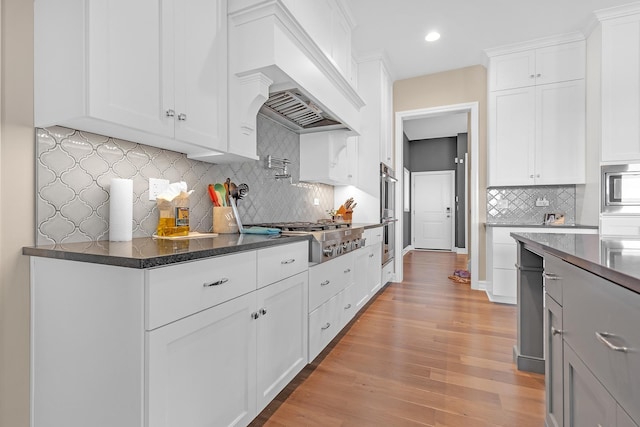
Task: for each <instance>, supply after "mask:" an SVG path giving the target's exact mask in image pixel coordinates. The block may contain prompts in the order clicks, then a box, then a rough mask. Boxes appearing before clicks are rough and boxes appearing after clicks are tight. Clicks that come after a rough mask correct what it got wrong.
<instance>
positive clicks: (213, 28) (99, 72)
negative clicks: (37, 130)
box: [34, 0, 237, 162]
mask: <svg viewBox="0 0 640 427" xmlns="http://www.w3.org/2000/svg"><path fill="white" fill-rule="evenodd" d="M34 15H35V33H34V50H35V57H34V62H35V75H34V97H35V112H34V114H35V125H36V126H38V127H45V126H51V125H61V126H67V127H70V128H74V129H79V130H83V131H88V132H93V133H97V134H101V135H107V136H111V137H117V138H121V139H126V140H130V141H133V142H138V143H143V144H146V145H151V146H157V147H160V148H163V149H169V150H173V151H178V152H183V153H186V154H188V155H190V156H193V157H198V156H199V157H202V156H205V155H207V154H211V153H212V152H217V153H227V152H232V151H233V147H230V146H229V145H228V143H227V2H226V1H222V0H214V1H203V0H187V1H175V0H162V1H156V0H141V1H136V2H134V3H132V2H129V1H126V0H108V1H99V2H88V1H85V0H63V1H57V2H50V1H45V0H36V1H35V3H34ZM216 157H217V159H216V162H220V161H224V158H225V156H216ZM205 160H206V159H205ZM236 160H237V158H236Z"/></svg>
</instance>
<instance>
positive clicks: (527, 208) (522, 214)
mask: <svg viewBox="0 0 640 427" xmlns="http://www.w3.org/2000/svg"><path fill="white" fill-rule="evenodd" d="M538 199H546V200H548V201H549V206H536V200H538ZM505 206H506V207H505ZM545 213H562V214H564V215H565V223H567V224H575V221H576V187H575V186H574V185H548V186H537V187H500V188H498V187H492V188H488V189H487V222H488V223H497V224H518V225H524V224H542V222H543V220H544V214H545Z"/></svg>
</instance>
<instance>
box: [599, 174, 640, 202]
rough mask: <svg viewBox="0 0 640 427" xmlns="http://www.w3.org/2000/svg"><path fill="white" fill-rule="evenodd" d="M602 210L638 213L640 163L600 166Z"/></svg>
mask: <svg viewBox="0 0 640 427" xmlns="http://www.w3.org/2000/svg"><path fill="white" fill-rule="evenodd" d="M601 199H602V212H603V213H640V164H627V165H605V166H602V196H601Z"/></svg>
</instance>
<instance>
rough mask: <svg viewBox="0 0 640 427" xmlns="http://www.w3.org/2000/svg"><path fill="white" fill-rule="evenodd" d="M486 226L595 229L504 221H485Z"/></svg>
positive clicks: (587, 226)
mask: <svg viewBox="0 0 640 427" xmlns="http://www.w3.org/2000/svg"><path fill="white" fill-rule="evenodd" d="M485 225H486V226H487V227H519V228H572V229H574V228H584V229H587V230H597V229H598V226H597V225H581V224H561V225H545V224H509V223H504V222H487V223H485Z"/></svg>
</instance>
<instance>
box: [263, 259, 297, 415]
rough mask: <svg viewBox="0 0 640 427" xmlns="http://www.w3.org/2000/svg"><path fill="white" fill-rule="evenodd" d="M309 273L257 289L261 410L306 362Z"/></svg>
mask: <svg viewBox="0 0 640 427" xmlns="http://www.w3.org/2000/svg"><path fill="white" fill-rule="evenodd" d="M307 304H308V274H307V272H306V271H305V272H304V273H300V274H297V275H295V276H293V277H289V278H288V279H284V280H281V281H279V282H277V283H274V284H272V285H269V286H266V287H264V288H261V289H260V290H258V292H257V307H258V308H257V312H258V313H259V314H260V318H259V319H258V320H257V322H256V324H257V327H258V331H257V339H258V349H257V354H258V358H257V363H258V367H257V376H258V377H257V378H258V379H257V390H258V402H257V405H258V412H260V411H262V409H264V407H265V406H267V404H268V403H269V402H270V401H271V400H273V398H274V397H276V395H277V394H278V393H279V392H280V391H282V389H283V388H284V387H285V386H286V385H287V384H288V383H289V381H291V380H292V379H293V378H294V377H295V376H296V374H297V373H298V372H300V371H301V370H302V368H304V366H305V365H306V364H307V349H308V347H307V345H308V340H307V334H308V327H307V320H308V313H309V311H308V305H307Z"/></svg>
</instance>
